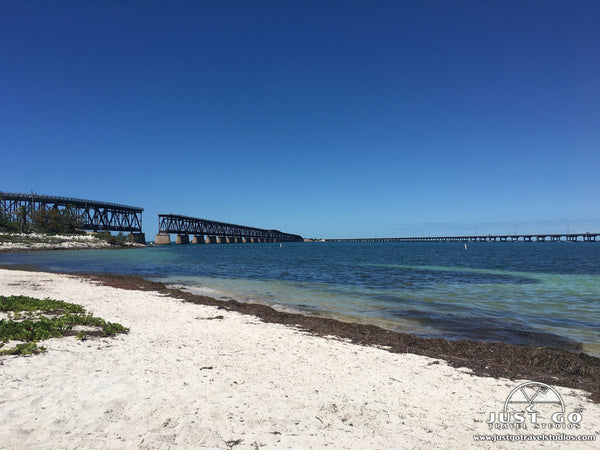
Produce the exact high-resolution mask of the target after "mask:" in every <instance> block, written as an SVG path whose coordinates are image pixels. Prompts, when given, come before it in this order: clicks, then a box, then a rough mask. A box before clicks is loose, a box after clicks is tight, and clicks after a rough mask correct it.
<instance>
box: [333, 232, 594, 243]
mask: <svg viewBox="0 0 600 450" xmlns="http://www.w3.org/2000/svg"><path fill="white" fill-rule="evenodd" d="M599 237H600V233H563V234H502V235H487V236H427V237H397V238H356V239H325V241H327V242H519V241H520V242H548V241H549V242H560V241H568V242H578V241H579V242H596V239H597V238H599Z"/></svg>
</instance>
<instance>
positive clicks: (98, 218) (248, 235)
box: [0, 191, 303, 244]
mask: <svg viewBox="0 0 600 450" xmlns="http://www.w3.org/2000/svg"><path fill="white" fill-rule="evenodd" d="M49 210H56V211H58V212H59V213H60V214H61V215H66V214H69V215H70V216H71V217H74V218H76V220H77V228H80V229H82V230H90V231H121V232H123V231H124V232H129V233H131V234H132V238H133V240H134V241H135V242H139V243H145V241H146V238H145V234H144V233H143V232H142V212H143V211H144V208H139V207H137V206H127V205H120V204H116V203H107V202H98V201H94V200H83V199H79V198H69V197H53V196H48V195H38V194H33V193H31V194H15V193H10V192H2V191H0V219H3V220H8V221H11V222H23V223H31V222H32V221H34V220H35V219H34V217H35V216H36V214H35V213H36V212H40V211H42V212H43V211H49ZM158 218H159V232H158V234H157V235H156V243H157V244H168V243H170V239H169V234H170V233H172V234H176V235H177V238H176V242H177V243H178V244H187V243H189V235H192V236H193V240H192V242H193V243H198V244H199V243H204V242H206V243H236V242H240V243H241V242H301V241H303V238H302V236H298V235H297V234H288V233H283V232H281V231H279V230H264V229H262V228H253V227H247V226H243V225H234V224H230V223H223V222H216V221H214V220H206V219H198V218H194V217H186V216H178V215H173V214H159V215H158Z"/></svg>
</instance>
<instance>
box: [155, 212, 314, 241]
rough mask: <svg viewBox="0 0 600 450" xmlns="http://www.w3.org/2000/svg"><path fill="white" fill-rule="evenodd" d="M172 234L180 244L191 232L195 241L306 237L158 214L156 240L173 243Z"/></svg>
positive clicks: (188, 237)
mask: <svg viewBox="0 0 600 450" xmlns="http://www.w3.org/2000/svg"><path fill="white" fill-rule="evenodd" d="M170 234H176V235H177V237H176V240H175V242H176V243H177V244H189V243H190V235H191V236H193V237H192V243H193V244H204V243H206V244H225V243H227V244H232V243H250V242H302V241H304V239H303V238H302V236H299V235H297V234H289V233H283V232H281V231H279V230H264V229H262V228H253V227H248V226H244V225H235V224H231V223H224V222H217V221H214V220H207V219H199V218H197V217H188V216H179V215H175V214H159V215H158V234H157V235H156V243H157V244H170V243H171V238H170V236H169V235H170Z"/></svg>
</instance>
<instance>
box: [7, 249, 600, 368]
mask: <svg viewBox="0 0 600 450" xmlns="http://www.w3.org/2000/svg"><path fill="white" fill-rule="evenodd" d="M467 245H468V248H467V249H466V250H465V248H464V244H463V243H320V242H319V243H284V244H282V245H281V246H280V244H278V243H277V244H228V245H180V246H177V245H171V246H164V247H147V248H142V249H135V250H85V251H81V250H79V251H61V252H45V253H22V254H16V253H13V254H2V255H0V264H32V265H37V266H39V267H42V268H44V269H46V270H52V271H61V272H111V273H130V274H138V275H141V276H144V277H146V278H150V279H154V280H157V281H163V282H166V283H168V284H172V285H176V286H182V287H185V288H186V289H189V290H190V291H192V292H196V293H201V294H206V295H210V296H213V297H216V298H233V299H237V300H240V301H254V302H262V303H267V304H270V305H273V306H275V307H277V308H280V309H285V310H291V311H299V312H309V313H312V314H318V315H323V316H327V317H333V318H339V319H343V320H352V321H359V322H365V323H375V324H378V325H381V326H383V327H386V328H389V329H394V330H398V331H405V332H411V333H415V334H417V335H420V336H426V337H444V338H447V339H462V338H469V339H477V340H483V341H503V342H509V343H518V344H533V345H539V346H555V347H562V348H573V343H575V342H580V343H582V344H583V348H584V350H585V351H586V352H588V353H590V354H594V355H596V356H598V355H600V244H598V243H566V242H558V243H523V242H521V243H512V242H511V243H468V244H467Z"/></svg>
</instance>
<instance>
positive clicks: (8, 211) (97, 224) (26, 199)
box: [0, 192, 146, 243]
mask: <svg viewBox="0 0 600 450" xmlns="http://www.w3.org/2000/svg"><path fill="white" fill-rule="evenodd" d="M48 210H56V211H58V212H59V213H60V214H61V215H63V214H70V215H71V216H72V217H75V218H77V221H78V224H77V227H78V228H80V229H82V230H90V231H125V232H129V233H131V234H132V237H133V239H134V240H135V241H136V242H140V243H144V242H145V240H146V239H145V236H144V233H142V212H143V211H144V208H138V207H137V206H127V205H119V204H116V203H106V202H98V201H94V200H83V199H79V198H69V197H53V196H49V195H38V194H33V193H32V194H14V193H10V192H0V214H2V217H3V218H7V219H8V220H9V221H13V222H17V221H23V222H31V221H32V220H33V217H34V213H36V212H40V211H48Z"/></svg>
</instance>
